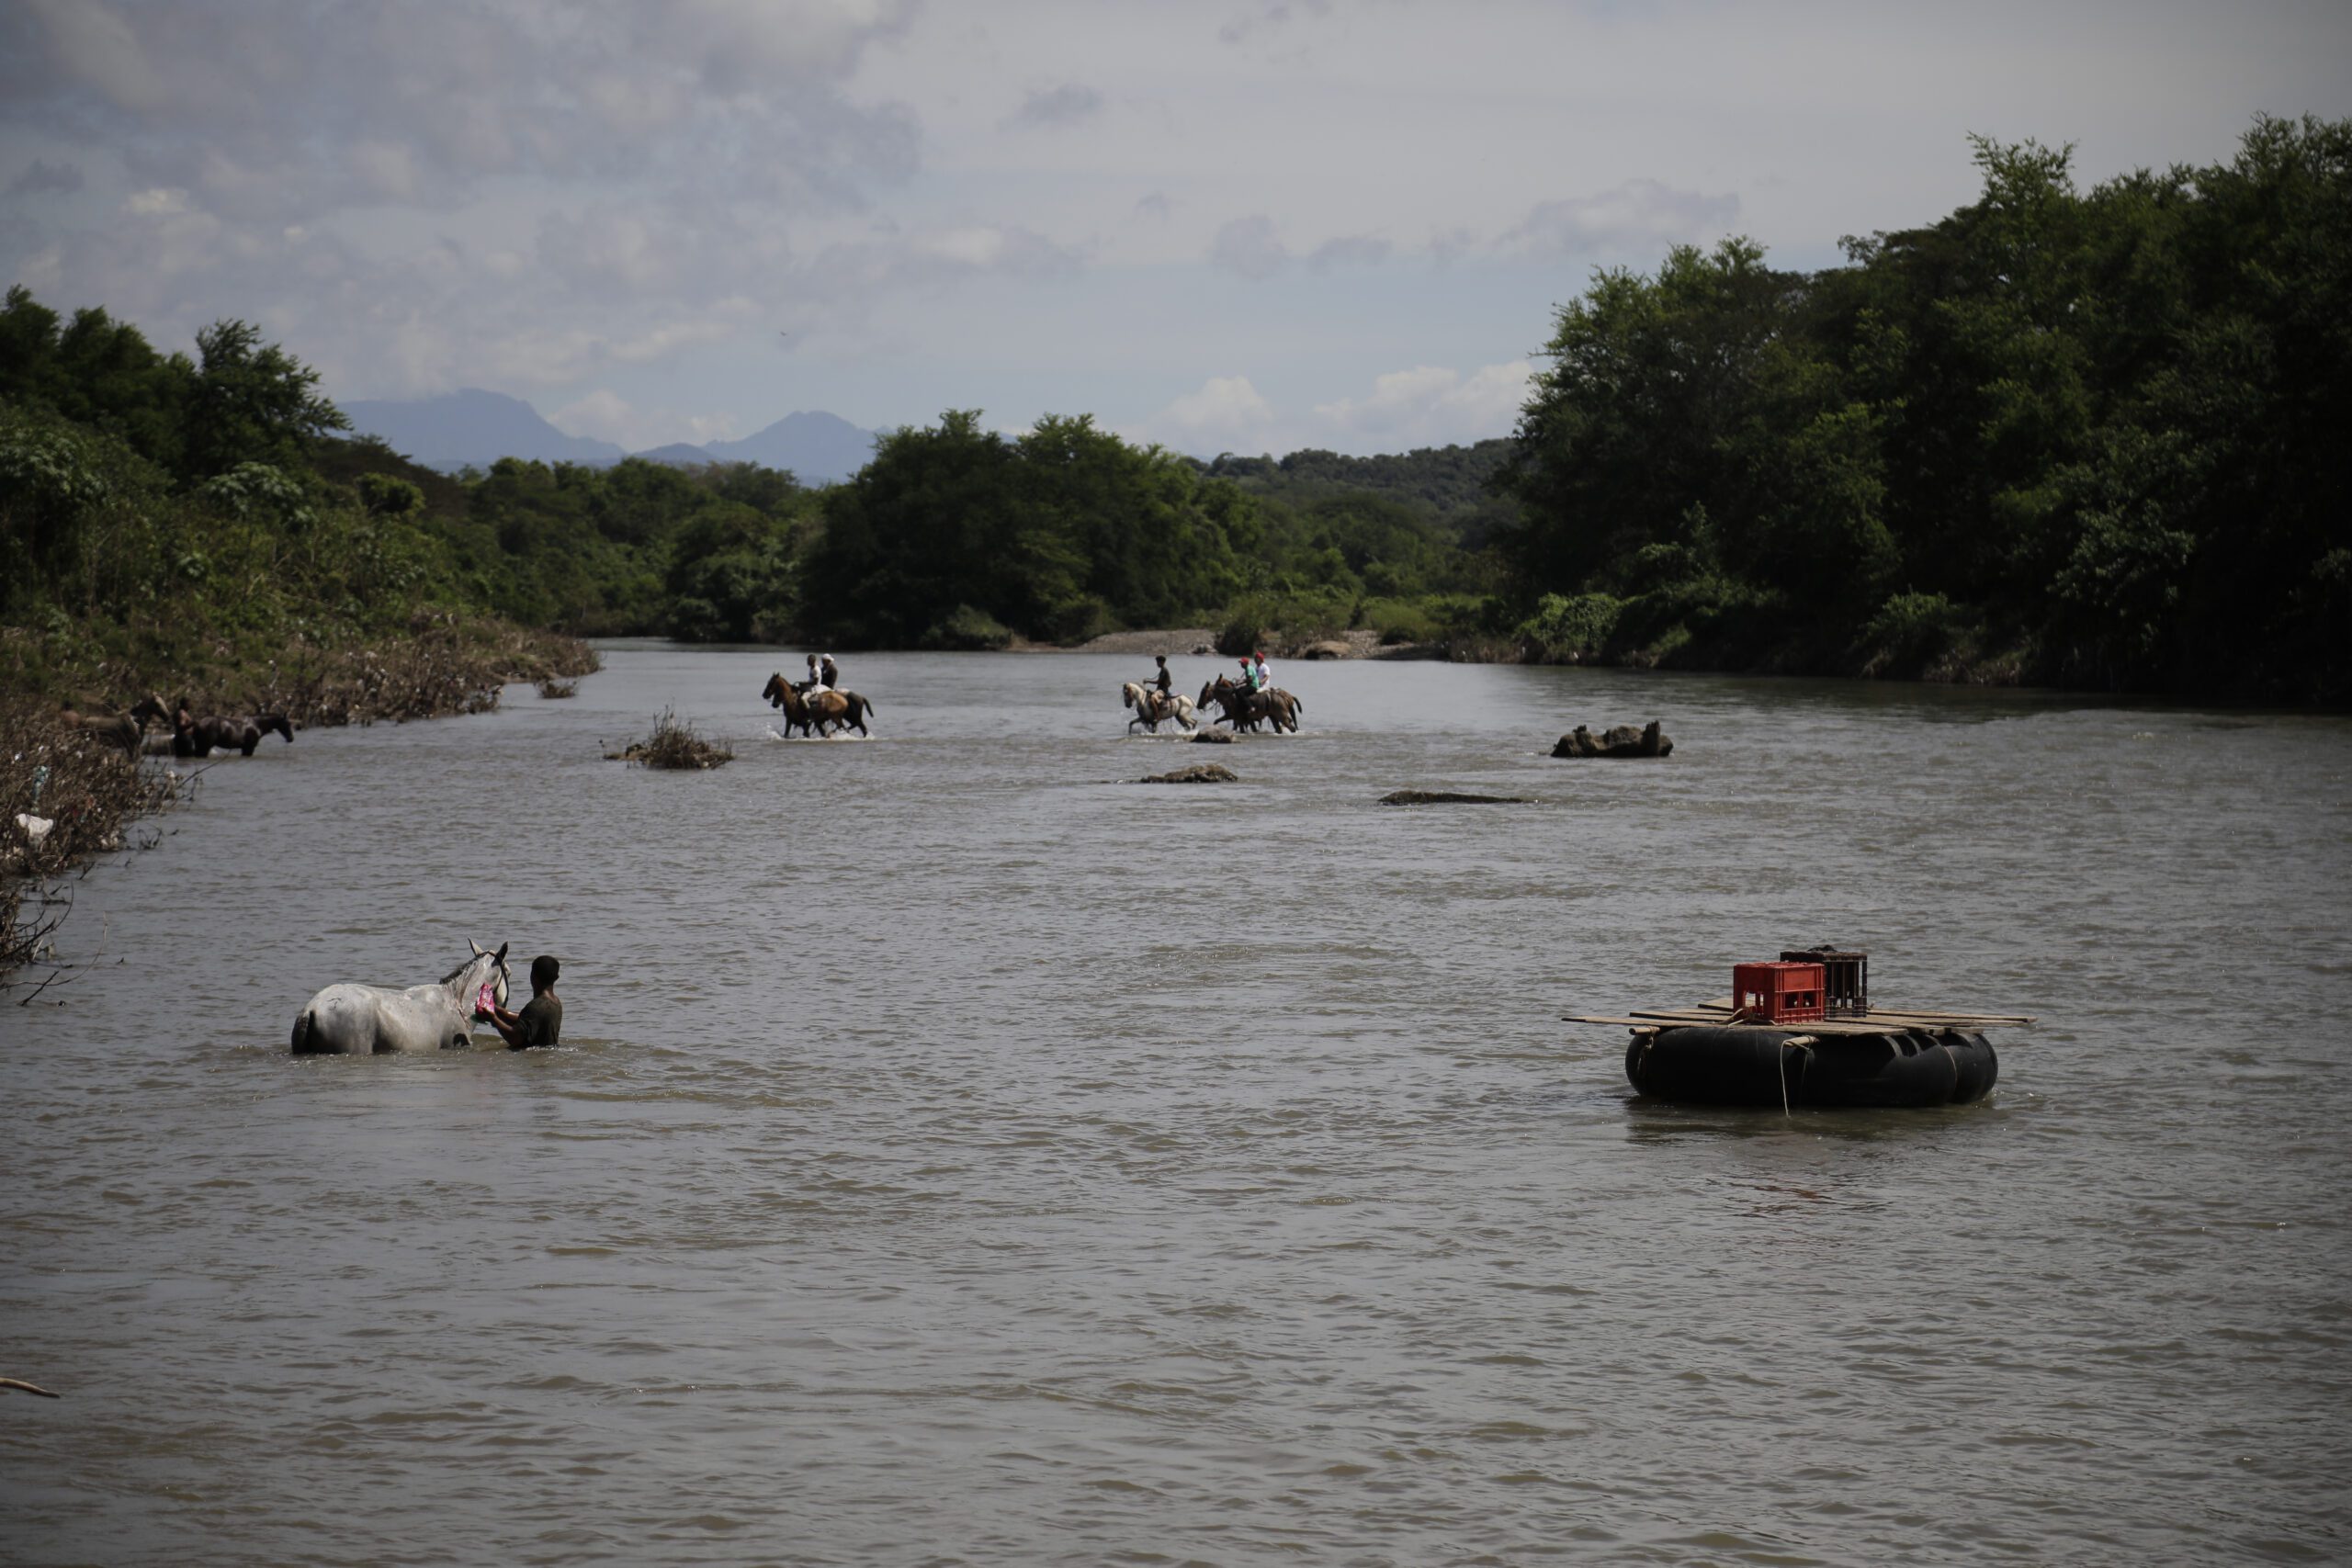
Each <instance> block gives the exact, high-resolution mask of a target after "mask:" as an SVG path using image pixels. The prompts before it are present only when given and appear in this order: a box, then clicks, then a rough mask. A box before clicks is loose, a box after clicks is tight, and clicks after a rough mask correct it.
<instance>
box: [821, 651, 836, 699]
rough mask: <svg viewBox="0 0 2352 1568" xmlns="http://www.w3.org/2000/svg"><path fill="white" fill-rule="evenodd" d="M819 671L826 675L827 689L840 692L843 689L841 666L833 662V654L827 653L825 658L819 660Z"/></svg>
mask: <svg viewBox="0 0 2352 1568" xmlns="http://www.w3.org/2000/svg"><path fill="white" fill-rule="evenodd" d="M817 671H818V673H819V674H820V675H822V676H823V677H824V679H825V689H826V690H827V691H829V692H838V691H840V690H841V689H842V671H841V666H840V665H838V664H835V663H834V662H833V656H832V655H831V654H830V653H829V654H827V655H825V657H824V659H823V660H820V662H819V664H818V666H817Z"/></svg>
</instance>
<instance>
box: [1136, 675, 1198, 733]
mask: <svg viewBox="0 0 2352 1568" xmlns="http://www.w3.org/2000/svg"><path fill="white" fill-rule="evenodd" d="M1119 700H1120V702H1122V703H1124V704H1125V705H1127V706H1128V707H1131V708H1133V709H1135V710H1136V716H1135V717H1133V718H1131V719H1129V720H1127V733H1128V734H1130V735H1132V734H1134V733H1135V728H1136V725H1138V724H1140V725H1142V726H1143V727H1144V728H1146V729H1148V730H1150V731H1151V732H1152V733H1153V734H1154V735H1157V734H1159V721H1160V720H1161V719H1163V718H1172V719H1174V720H1175V721H1176V722H1177V723H1178V724H1181V725H1182V726H1183V727H1184V728H1187V729H1197V728H1200V727H1199V725H1198V724H1197V723H1196V722H1195V721H1194V719H1193V699H1192V698H1190V697H1188V696H1186V695H1185V694H1183V693H1182V692H1170V693H1168V694H1166V695H1162V694H1159V693H1158V692H1155V691H1153V690H1152V689H1151V688H1150V687H1149V686H1147V685H1145V684H1144V683H1143V682H1140V681H1130V682H1127V683H1126V684H1125V685H1124V686H1121V687H1120V688H1119Z"/></svg>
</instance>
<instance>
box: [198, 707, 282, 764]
mask: <svg viewBox="0 0 2352 1568" xmlns="http://www.w3.org/2000/svg"><path fill="white" fill-rule="evenodd" d="M272 734H276V735H283V736H284V737H286V744H288V746H291V745H293V744H294V726H293V725H292V724H291V723H289V722H288V720H287V717H286V716H285V715H284V714H282V713H254V714H234V715H229V716H223V715H220V714H209V715H207V716H204V717H203V718H198V717H196V716H194V715H192V714H190V713H189V712H188V711H187V708H185V707H183V708H181V709H180V711H179V717H178V719H177V720H176V721H175V723H174V725H173V727H172V755H173V756H175V757H209V756H210V755H212V753H213V752H215V751H234V752H236V753H238V754H239V755H240V756H245V757H250V756H252V755H253V754H254V748H255V747H257V746H259V745H260V744H261V738H262V737H263V736H265V735H272Z"/></svg>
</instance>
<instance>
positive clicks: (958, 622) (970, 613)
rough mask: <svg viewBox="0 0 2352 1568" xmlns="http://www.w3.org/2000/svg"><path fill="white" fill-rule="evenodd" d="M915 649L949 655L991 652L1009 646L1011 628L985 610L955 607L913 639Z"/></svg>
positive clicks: (967, 605) (964, 606)
mask: <svg viewBox="0 0 2352 1568" xmlns="http://www.w3.org/2000/svg"><path fill="white" fill-rule="evenodd" d="M915 646H916V647H918V648H923V649H943V650H945V651H949V652H993V651H995V650H996V649H1004V648H1010V647H1012V627H1010V626H1006V625H1005V624H1004V623H1003V622H1002V621H1000V620H998V619H997V618H996V617H995V616H994V615H989V613H988V612H987V611H986V610H976V609H974V608H972V606H971V605H969V604H958V605H956V608H955V609H954V610H952V611H950V612H949V613H948V615H947V616H946V618H945V619H944V620H941V621H939V622H938V623H937V624H935V625H933V626H932V627H931V629H930V630H928V631H926V632H924V633H923V634H922V637H919V638H917V639H916V641H915Z"/></svg>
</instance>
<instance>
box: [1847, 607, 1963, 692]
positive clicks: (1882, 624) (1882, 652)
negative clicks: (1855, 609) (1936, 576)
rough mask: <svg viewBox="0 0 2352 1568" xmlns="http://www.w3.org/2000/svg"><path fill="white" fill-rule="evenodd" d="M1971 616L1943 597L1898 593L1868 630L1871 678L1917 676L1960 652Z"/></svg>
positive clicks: (1864, 639)
mask: <svg viewBox="0 0 2352 1568" xmlns="http://www.w3.org/2000/svg"><path fill="white" fill-rule="evenodd" d="M1968 632H1969V628H1968V626H1967V622H1966V616H1965V615H1963V614H1962V612H1961V611H1960V610H1959V609H1957V608H1956V607H1955V606H1954V605H1953V604H1952V602H1951V600H1949V599H1947V598H1945V597H1944V596H1943V595H1942V594H1940V593H1897V594H1894V596H1892V597H1891V598H1889V599H1888V600H1887V602H1886V603H1885V604H1883V605H1881V606H1880V607H1879V611H1878V614H1876V615H1872V616H1871V618H1870V623H1869V624H1868V625H1867V626H1864V627H1863V628H1862V636H1861V642H1860V653H1861V670H1862V673H1863V674H1865V675H1887V676H1895V677H1903V676H1917V675H1920V674H1922V673H1924V672H1926V671H1928V669H1930V668H1931V667H1933V666H1934V665H1936V664H1938V663H1939V662H1940V661H1942V660H1945V659H1947V658H1949V657H1950V656H1951V654H1953V653H1954V652H1955V651H1957V649H1958V648H1959V645H1960V644H1961V642H1962V640H1963V639H1964V638H1965V637H1967V636H1968Z"/></svg>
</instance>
